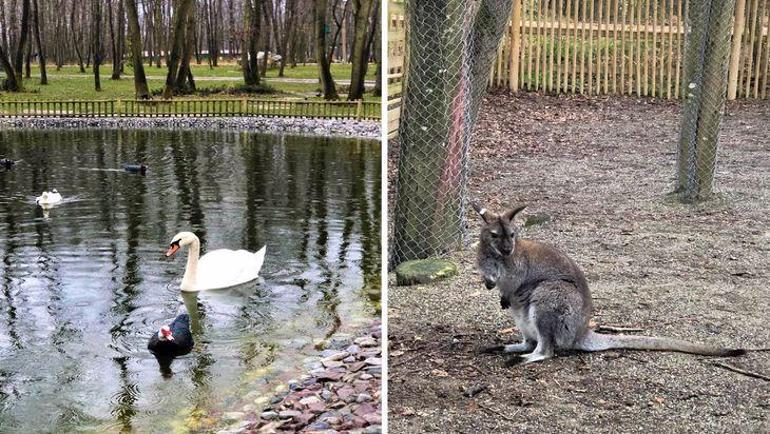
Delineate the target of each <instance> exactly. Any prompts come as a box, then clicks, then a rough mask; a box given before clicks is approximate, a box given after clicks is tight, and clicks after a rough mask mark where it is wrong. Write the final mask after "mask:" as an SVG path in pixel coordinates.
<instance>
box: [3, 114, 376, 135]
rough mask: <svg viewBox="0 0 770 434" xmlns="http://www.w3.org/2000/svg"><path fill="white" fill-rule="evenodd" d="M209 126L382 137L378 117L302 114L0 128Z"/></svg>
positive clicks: (71, 121) (13, 122) (58, 121)
mask: <svg viewBox="0 0 770 434" xmlns="http://www.w3.org/2000/svg"><path fill="white" fill-rule="evenodd" d="M19 128H34V129H78V128H107V129H118V128H137V129H158V128H163V129H206V130H237V131H249V132H255V133H267V134H301V135H314V136H342V137H358V138H365V139H379V138H380V122H379V121H356V120H349V119H345V120H343V119H314V118H299V117H287V118H279V117H262V116H254V117H211V118H204V117H200V118H198V117H168V118H162V117H158V118H144V117H143V118H132V117H126V118H109V117H105V118H0V129H19Z"/></svg>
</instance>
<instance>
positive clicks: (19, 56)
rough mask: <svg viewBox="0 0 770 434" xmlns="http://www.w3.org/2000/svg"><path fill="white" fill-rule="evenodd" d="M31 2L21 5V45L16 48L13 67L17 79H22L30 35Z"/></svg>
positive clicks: (24, 2)
mask: <svg viewBox="0 0 770 434" xmlns="http://www.w3.org/2000/svg"><path fill="white" fill-rule="evenodd" d="M29 2H30V0H23V1H22V3H21V29H20V30H19V32H20V33H19V44H18V45H17V46H16V59H15V62H14V65H13V66H14V69H15V70H16V77H19V78H21V73H22V66H23V62H24V51H25V50H26V48H27V35H28V34H29V10H30V4H29ZM14 15H15V13H14ZM20 82H21V81H20Z"/></svg>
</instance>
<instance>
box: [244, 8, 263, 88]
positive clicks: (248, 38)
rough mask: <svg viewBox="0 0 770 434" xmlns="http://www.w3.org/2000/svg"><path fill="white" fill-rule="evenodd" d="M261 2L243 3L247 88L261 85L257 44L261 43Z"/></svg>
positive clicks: (245, 78) (245, 79)
mask: <svg viewBox="0 0 770 434" xmlns="http://www.w3.org/2000/svg"><path fill="white" fill-rule="evenodd" d="M259 8H261V4H260V2H259V0H257V1H256V2H253V1H252V0H244V2H243V21H244V22H243V29H244V30H243V40H242V47H241V67H242V68H243V81H244V83H245V84H246V86H257V85H259V65H258V63H257V51H258V49H257V43H258V42H259V30H260V17H261V16H262V15H261V14H260V13H259Z"/></svg>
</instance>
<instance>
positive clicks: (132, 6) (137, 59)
mask: <svg viewBox="0 0 770 434" xmlns="http://www.w3.org/2000/svg"><path fill="white" fill-rule="evenodd" d="M125 2H126V12H127V13H128V34H129V38H131V61H132V62H133V65H134V89H135V90H136V99H149V98H150V91H149V89H148V87H147V77H146V76H145V75H144V64H143V63H142V36H141V30H140V29H139V14H138V12H137V10H136V0H125Z"/></svg>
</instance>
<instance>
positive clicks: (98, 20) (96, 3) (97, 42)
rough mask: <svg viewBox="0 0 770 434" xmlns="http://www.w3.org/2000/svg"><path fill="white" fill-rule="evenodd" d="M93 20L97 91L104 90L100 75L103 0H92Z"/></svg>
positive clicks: (92, 39)
mask: <svg viewBox="0 0 770 434" xmlns="http://www.w3.org/2000/svg"><path fill="white" fill-rule="evenodd" d="M91 21H92V26H93V31H92V32H91V47H92V48H91V50H92V51H93V56H94V89H96V91H97V92H101V90H102V81H101V77H100V76H99V66H101V64H102V53H101V52H102V2H101V0H92V1H91Z"/></svg>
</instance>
